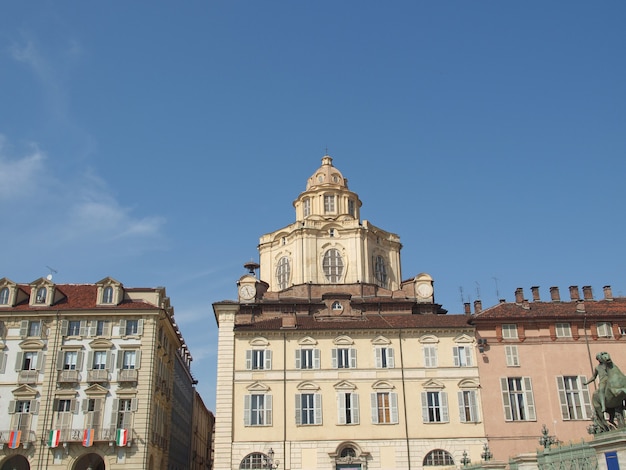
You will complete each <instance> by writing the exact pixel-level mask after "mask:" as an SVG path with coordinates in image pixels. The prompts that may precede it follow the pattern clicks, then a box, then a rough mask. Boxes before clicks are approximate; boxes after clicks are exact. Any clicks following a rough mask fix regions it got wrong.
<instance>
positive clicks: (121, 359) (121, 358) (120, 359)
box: [116, 351, 124, 369]
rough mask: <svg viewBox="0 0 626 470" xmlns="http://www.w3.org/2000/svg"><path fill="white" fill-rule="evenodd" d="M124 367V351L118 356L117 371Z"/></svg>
mask: <svg viewBox="0 0 626 470" xmlns="http://www.w3.org/2000/svg"><path fill="white" fill-rule="evenodd" d="M123 367H124V351H120V352H119V353H118V354H117V365H116V369H122V368H123Z"/></svg>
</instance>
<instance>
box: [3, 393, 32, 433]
mask: <svg viewBox="0 0 626 470" xmlns="http://www.w3.org/2000/svg"><path fill="white" fill-rule="evenodd" d="M9 413H10V414H13V417H12V418H11V430H15V431H22V432H23V433H26V432H28V431H30V420H31V414H35V413H37V402H35V400H17V401H14V402H11V403H10V404H9Z"/></svg>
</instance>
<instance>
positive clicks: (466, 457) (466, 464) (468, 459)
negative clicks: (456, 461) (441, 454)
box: [461, 450, 472, 467]
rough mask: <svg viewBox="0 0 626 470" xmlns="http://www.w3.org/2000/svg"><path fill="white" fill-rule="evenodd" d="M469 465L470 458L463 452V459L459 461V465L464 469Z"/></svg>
mask: <svg viewBox="0 0 626 470" xmlns="http://www.w3.org/2000/svg"><path fill="white" fill-rule="evenodd" d="M470 463H472V461H471V460H470V458H469V457H468V456H467V451H466V450H464V451H463V458H462V459H461V464H462V465H463V466H464V467H467V466H468V465H469V464H470Z"/></svg>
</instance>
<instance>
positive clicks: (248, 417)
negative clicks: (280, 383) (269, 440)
mask: <svg viewBox="0 0 626 470" xmlns="http://www.w3.org/2000/svg"><path fill="white" fill-rule="evenodd" d="M244 425H245V426H271V425H272V395H262V394H253V395H246V396H245V397H244Z"/></svg>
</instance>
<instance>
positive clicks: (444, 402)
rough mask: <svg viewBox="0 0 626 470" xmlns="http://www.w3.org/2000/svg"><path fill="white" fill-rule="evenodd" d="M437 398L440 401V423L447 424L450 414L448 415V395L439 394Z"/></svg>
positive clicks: (444, 393) (445, 393)
mask: <svg viewBox="0 0 626 470" xmlns="http://www.w3.org/2000/svg"><path fill="white" fill-rule="evenodd" d="M439 397H440V399H441V422H442V423H447V422H448V421H450V414H449V413H448V393H447V392H439Z"/></svg>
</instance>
